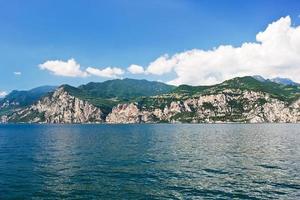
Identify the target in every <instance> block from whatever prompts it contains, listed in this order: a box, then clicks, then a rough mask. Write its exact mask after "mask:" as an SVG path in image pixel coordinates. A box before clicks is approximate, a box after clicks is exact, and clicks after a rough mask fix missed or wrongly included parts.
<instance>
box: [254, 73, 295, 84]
mask: <svg viewBox="0 0 300 200" xmlns="http://www.w3.org/2000/svg"><path fill="white" fill-rule="evenodd" d="M252 77H253V78H255V79H256V80H258V81H260V82H266V81H270V82H273V83H278V84H282V85H291V86H300V84H299V83H296V82H295V81H293V80H291V79H289V78H282V77H275V78H271V79H265V78H264V77H262V76H260V75H254V76H252Z"/></svg>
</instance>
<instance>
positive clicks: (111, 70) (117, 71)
mask: <svg viewBox="0 0 300 200" xmlns="http://www.w3.org/2000/svg"><path fill="white" fill-rule="evenodd" d="M86 72H87V73H89V74H91V75H95V76H100V77H105V78H118V77H119V76H120V75H122V74H124V70H122V69H121V68H118V67H106V68H104V69H98V68H94V67H88V68H87V69H86Z"/></svg>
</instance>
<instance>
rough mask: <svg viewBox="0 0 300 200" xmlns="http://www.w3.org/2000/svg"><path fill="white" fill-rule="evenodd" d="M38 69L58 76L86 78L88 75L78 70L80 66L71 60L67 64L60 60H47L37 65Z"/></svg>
mask: <svg viewBox="0 0 300 200" xmlns="http://www.w3.org/2000/svg"><path fill="white" fill-rule="evenodd" d="M39 67H40V69H42V70H48V71H50V72H52V73H53V74H55V75H58V76H69V77H86V76H88V73H87V72H85V71H82V70H81V69H80V65H79V64H78V63H76V61H75V60H74V59H73V58H72V59H69V60H68V61H67V62H65V61H62V60H49V61H46V62H44V63H43V64H40V65H39Z"/></svg>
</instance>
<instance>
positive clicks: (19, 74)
mask: <svg viewBox="0 0 300 200" xmlns="http://www.w3.org/2000/svg"><path fill="white" fill-rule="evenodd" d="M14 75H16V76H21V75H22V73H21V72H14Z"/></svg>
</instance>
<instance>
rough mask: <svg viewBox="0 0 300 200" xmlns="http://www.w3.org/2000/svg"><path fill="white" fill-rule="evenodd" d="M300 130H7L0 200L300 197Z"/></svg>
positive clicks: (1, 143) (1, 130)
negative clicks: (45, 199)
mask: <svg viewBox="0 0 300 200" xmlns="http://www.w3.org/2000/svg"><path fill="white" fill-rule="evenodd" d="M299 128H300V125H296V124H252V125H250V124H218V125H217V124H216V125H212V124H211V125H204V124H203V125H162V124H158V125H1V126H0V199H6V198H22V199H24V198H26V197H27V198H31V197H32V198H51V199H53V198H71V197H73V198H87V199H88V198H104V199H124V198H125V199H149V198H150V199H151V198H152V199H187V198H188V199H198V198H205V199H207V198H208V199H209V198H221V199H224V198H225V199H232V198H238V199H270V198H271V199H274V198H279V199H299V198H300V176H299V174H300V129H299Z"/></svg>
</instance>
